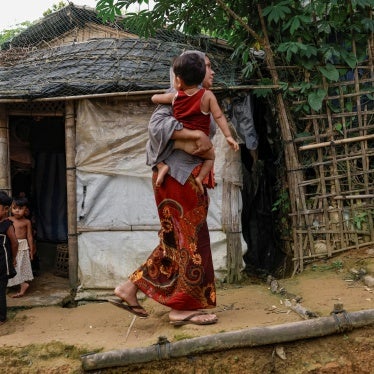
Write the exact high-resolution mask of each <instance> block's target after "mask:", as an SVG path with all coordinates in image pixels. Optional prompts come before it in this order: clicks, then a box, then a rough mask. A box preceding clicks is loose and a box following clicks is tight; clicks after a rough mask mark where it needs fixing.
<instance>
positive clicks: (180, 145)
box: [174, 140, 215, 160]
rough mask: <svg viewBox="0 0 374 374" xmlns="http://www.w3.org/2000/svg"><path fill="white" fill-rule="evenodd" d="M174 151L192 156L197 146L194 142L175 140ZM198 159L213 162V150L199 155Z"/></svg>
mask: <svg viewBox="0 0 374 374" xmlns="http://www.w3.org/2000/svg"><path fill="white" fill-rule="evenodd" d="M174 149H180V150H182V151H184V152H186V153H188V154H190V155H193V154H194V151H195V150H196V149H197V146H196V143H195V141H192V140H175V141H174ZM199 157H201V158H203V159H204V160H214V158H215V154H214V148H211V149H209V150H208V151H206V152H204V153H199Z"/></svg>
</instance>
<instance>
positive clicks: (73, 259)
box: [65, 101, 78, 289]
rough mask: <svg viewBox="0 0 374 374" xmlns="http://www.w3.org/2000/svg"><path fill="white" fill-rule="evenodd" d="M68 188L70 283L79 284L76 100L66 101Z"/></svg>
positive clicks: (74, 285)
mask: <svg viewBox="0 0 374 374" xmlns="http://www.w3.org/2000/svg"><path fill="white" fill-rule="evenodd" d="M65 109H66V114H65V152H66V189H67V211H68V246H69V283H70V287H71V288H72V289H75V288H76V287H77V286H78V237H77V194H76V190H77V184H76V169H75V145H76V138H75V110H74V102H73V101H66V103H65Z"/></svg>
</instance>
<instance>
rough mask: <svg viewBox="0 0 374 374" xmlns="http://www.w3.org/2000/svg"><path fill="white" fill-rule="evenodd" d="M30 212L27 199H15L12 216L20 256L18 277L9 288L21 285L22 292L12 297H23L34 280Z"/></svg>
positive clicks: (11, 280) (18, 256)
mask: <svg viewBox="0 0 374 374" xmlns="http://www.w3.org/2000/svg"><path fill="white" fill-rule="evenodd" d="M27 210H28V200H27V198H26V197H18V198H14V199H13V203H12V216H11V217H10V219H11V221H12V222H13V225H14V229H15V232H16V238H17V240H18V254H17V267H16V270H17V275H16V276H15V277H14V278H12V279H10V280H9V282H8V287H13V286H16V285H20V290H19V292H17V293H16V294H14V295H12V297H22V296H24V294H25V292H26V291H27V289H28V288H29V286H30V285H29V283H28V282H29V281H31V280H33V279H34V276H33V272H32V267H31V260H32V259H33V257H34V253H35V250H34V240H33V232H32V226H31V221H30V220H29V219H28V218H26V213H27Z"/></svg>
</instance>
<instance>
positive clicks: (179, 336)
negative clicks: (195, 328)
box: [174, 334, 194, 341]
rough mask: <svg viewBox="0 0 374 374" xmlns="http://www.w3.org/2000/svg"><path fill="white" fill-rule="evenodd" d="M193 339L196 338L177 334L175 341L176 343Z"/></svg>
mask: <svg viewBox="0 0 374 374" xmlns="http://www.w3.org/2000/svg"><path fill="white" fill-rule="evenodd" d="M192 338H194V336H192V335H188V334H176V335H174V340H175V341H179V340H186V339H192Z"/></svg>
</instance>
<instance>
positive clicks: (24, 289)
mask: <svg viewBox="0 0 374 374" xmlns="http://www.w3.org/2000/svg"><path fill="white" fill-rule="evenodd" d="M29 287H30V285H29V284H28V283H27V282H23V283H21V288H20V290H19V292H18V293H16V294H14V295H13V296H12V297H22V296H23V295H24V294H25V293H26V291H27V289H28V288H29Z"/></svg>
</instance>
